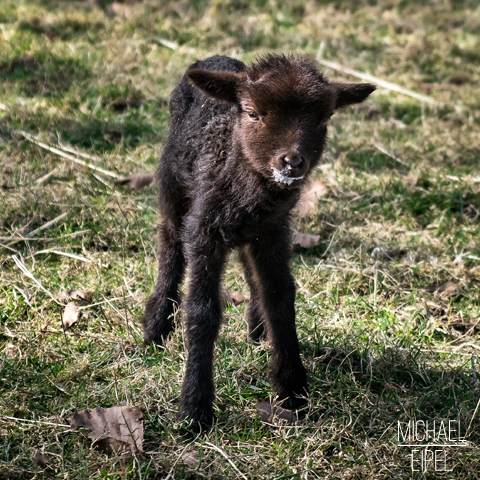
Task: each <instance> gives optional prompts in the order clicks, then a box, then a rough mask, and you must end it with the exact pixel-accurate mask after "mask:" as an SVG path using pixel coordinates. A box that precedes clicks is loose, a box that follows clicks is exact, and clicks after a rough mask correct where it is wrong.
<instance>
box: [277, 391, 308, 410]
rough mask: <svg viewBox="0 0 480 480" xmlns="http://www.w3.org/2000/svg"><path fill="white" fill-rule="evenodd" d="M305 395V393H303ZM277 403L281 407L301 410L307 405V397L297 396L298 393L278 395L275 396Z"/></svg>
mask: <svg viewBox="0 0 480 480" xmlns="http://www.w3.org/2000/svg"><path fill="white" fill-rule="evenodd" d="M305 395H306V393H305ZM277 399H278V400H277V403H278V405H280V406H281V407H282V408H286V409H287V410H292V411H294V410H300V411H301V410H303V409H304V408H305V407H306V406H307V405H308V399H307V398H306V396H299V395H295V394H294V395H289V396H288V397H284V399H282V397H281V396H280V395H279V396H277Z"/></svg>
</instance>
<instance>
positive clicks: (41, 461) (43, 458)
mask: <svg viewBox="0 0 480 480" xmlns="http://www.w3.org/2000/svg"><path fill="white" fill-rule="evenodd" d="M33 459H34V460H35V463H36V464H37V465H38V466H39V467H40V468H42V469H43V470H45V469H46V468H47V466H48V464H49V463H50V457H49V456H48V455H44V454H43V453H42V452H41V451H40V450H39V449H38V448H37V449H36V450H35V453H34V455H33Z"/></svg>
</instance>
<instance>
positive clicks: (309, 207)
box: [296, 179, 328, 217]
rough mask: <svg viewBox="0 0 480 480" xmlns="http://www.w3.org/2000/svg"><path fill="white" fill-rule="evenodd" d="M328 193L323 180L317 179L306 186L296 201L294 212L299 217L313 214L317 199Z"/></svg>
mask: <svg viewBox="0 0 480 480" xmlns="http://www.w3.org/2000/svg"><path fill="white" fill-rule="evenodd" d="M327 193H328V188H327V186H326V185H325V182H324V181H323V180H320V179H317V180H315V181H314V182H313V183H311V184H309V185H307V186H306V187H305V188H304V190H303V192H302V194H301V196H300V200H299V201H298V204H297V208H296V210H297V211H298V213H299V214H300V216H302V217H304V216H305V215H308V214H309V213H313V212H315V210H317V206H318V199H319V198H320V197H323V195H326V194H327Z"/></svg>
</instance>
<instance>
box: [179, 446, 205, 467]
mask: <svg viewBox="0 0 480 480" xmlns="http://www.w3.org/2000/svg"><path fill="white" fill-rule="evenodd" d="M180 458H181V460H182V461H183V463H184V464H185V465H186V466H187V467H190V468H193V469H197V468H198V466H199V465H200V457H199V455H198V452H196V451H195V450H186V451H185V452H183V453H182V455H181V457H180Z"/></svg>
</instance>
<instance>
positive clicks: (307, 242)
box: [293, 232, 320, 248]
mask: <svg viewBox="0 0 480 480" xmlns="http://www.w3.org/2000/svg"><path fill="white" fill-rule="evenodd" d="M319 241H320V235H311V234H310V233H298V232H295V233H294V234H293V246H299V247H302V248H312V247H314V246H315V245H318V242H319Z"/></svg>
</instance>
